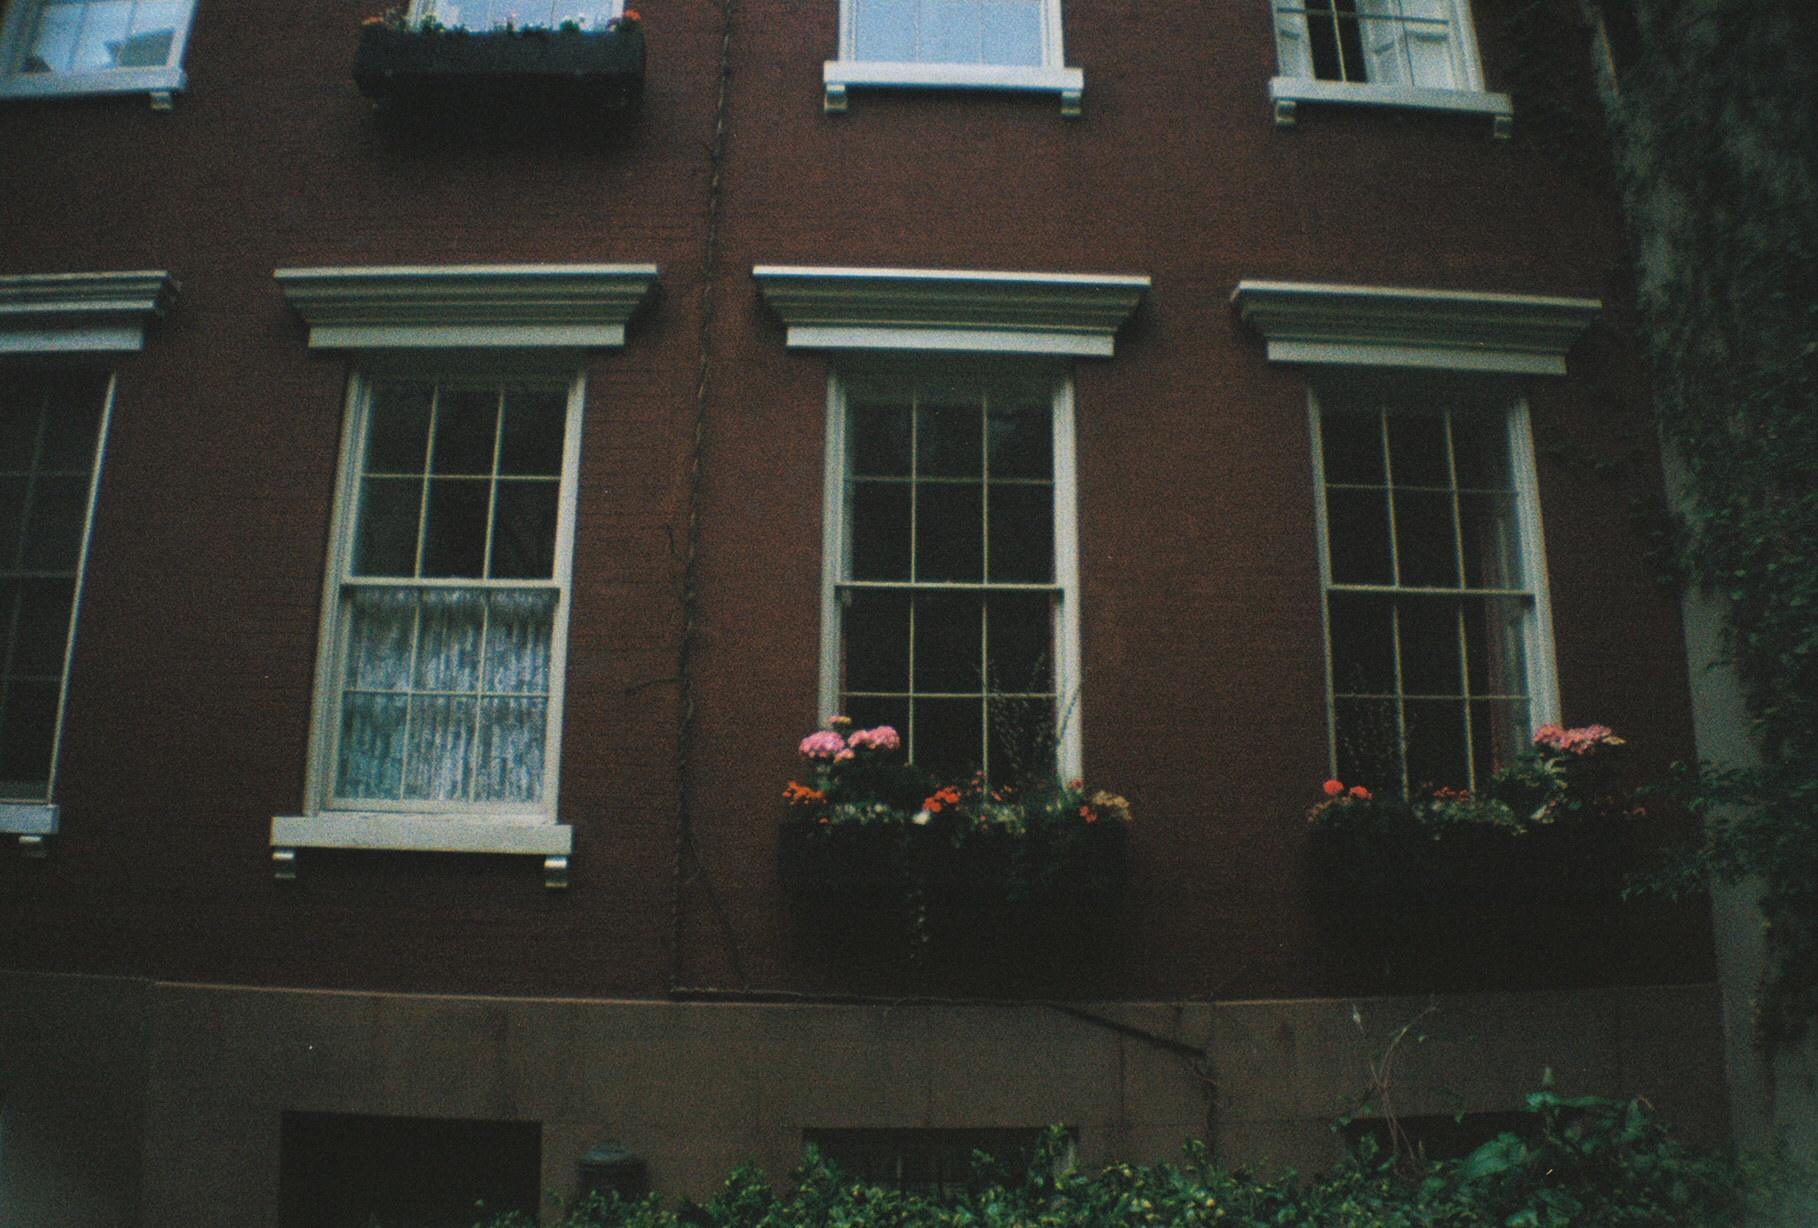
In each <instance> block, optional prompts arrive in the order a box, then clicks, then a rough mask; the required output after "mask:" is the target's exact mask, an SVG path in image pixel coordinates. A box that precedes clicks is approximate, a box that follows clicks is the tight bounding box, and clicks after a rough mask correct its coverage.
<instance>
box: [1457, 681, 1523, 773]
mask: <svg viewBox="0 0 1818 1228" xmlns="http://www.w3.org/2000/svg"><path fill="white" fill-rule="evenodd" d="M1529 720H1530V718H1529V716H1528V701H1527V700H1525V699H1506V700H1494V699H1477V700H1472V701H1471V747H1472V749H1471V753H1472V756H1473V764H1474V767H1475V770H1476V773H1477V782H1478V784H1479V785H1481V784H1482V783H1483V782H1484V781H1486V780H1488V779H1489V778H1490V777H1491V776H1493V775H1495V773H1496V770H1497V769H1498V768H1500V767H1503V766H1505V765H1507V764H1508V763H1510V762H1512V761H1513V760H1514V758H1515V756H1516V755H1517V754H1519V753H1520V752H1521V751H1523V750H1526V749H1527V748H1528V746H1530V745H1531V744H1532V743H1531V735H1530V730H1531V729H1532V728H1533V726H1532V725H1531V724H1529Z"/></svg>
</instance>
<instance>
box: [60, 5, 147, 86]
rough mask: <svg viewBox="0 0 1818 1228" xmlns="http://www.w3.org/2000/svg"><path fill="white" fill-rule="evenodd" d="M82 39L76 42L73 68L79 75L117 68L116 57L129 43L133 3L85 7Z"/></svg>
mask: <svg viewBox="0 0 1818 1228" xmlns="http://www.w3.org/2000/svg"><path fill="white" fill-rule="evenodd" d="M86 7H87V9H88V13H87V15H86V16H85V17H84V19H83V22H82V34H81V37H80V38H78V39H77V40H76V55H75V59H74V61H73V63H72V64H71V67H72V68H74V69H75V70H76V71H78V72H91V71H98V70H101V69H107V68H112V67H114V65H115V63H116V59H115V57H116V56H117V55H118V54H119V51H120V48H121V46H122V45H123V44H124V43H125V42H126V26H127V22H128V20H129V19H130V18H131V15H132V8H133V6H132V4H131V0H99V2H98V3H94V4H90V5H87V6H86Z"/></svg>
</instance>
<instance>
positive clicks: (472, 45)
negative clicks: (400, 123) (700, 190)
mask: <svg viewBox="0 0 1818 1228" xmlns="http://www.w3.org/2000/svg"><path fill="white" fill-rule="evenodd" d="M353 76H354V83H355V84H356V85H358V86H359V87H360V93H362V94H364V95H365V96H366V97H368V98H372V99H376V100H383V101H390V102H392V103H394V104H396V105H398V106H401V107H406V108H411V109H417V110H430V109H460V110H468V111H486V110H490V109H494V108H498V107H506V108H523V107H531V108H548V109H560V110H566V111H583V112H608V111H616V110H622V109H624V108H626V107H630V106H634V105H635V104H636V103H637V101H638V99H639V98H640V97H641V96H642V94H643V91H644V34H643V31H642V30H638V29H632V30H620V29H612V30H515V31H514V30H487V31H481V32H473V31H467V30H458V29H447V30H401V29H396V28H393V27H391V26H387V25H383V24H374V25H369V26H366V27H364V28H363V29H362V30H361V31H360V46H359V49H358V50H357V51H356V52H355V54H354V69H353Z"/></svg>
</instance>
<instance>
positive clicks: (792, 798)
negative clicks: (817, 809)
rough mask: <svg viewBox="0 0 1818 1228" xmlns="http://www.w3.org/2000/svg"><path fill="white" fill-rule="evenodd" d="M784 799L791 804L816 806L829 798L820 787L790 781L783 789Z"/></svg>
mask: <svg viewBox="0 0 1818 1228" xmlns="http://www.w3.org/2000/svg"><path fill="white" fill-rule="evenodd" d="M783 800H784V801H786V802H788V803H789V804H790V805H791V806H815V805H819V804H820V803H821V802H824V801H826V800H827V795H826V794H825V793H822V792H821V791H820V790H819V789H810V788H809V787H808V786H807V785H804V784H797V783H796V782H795V781H793V780H792V781H790V782H789V786H788V787H787V788H785V789H784V790H783Z"/></svg>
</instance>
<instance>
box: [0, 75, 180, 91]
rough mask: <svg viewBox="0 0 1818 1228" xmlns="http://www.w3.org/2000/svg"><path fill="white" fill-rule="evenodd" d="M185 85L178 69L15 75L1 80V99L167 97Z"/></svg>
mask: <svg viewBox="0 0 1818 1228" xmlns="http://www.w3.org/2000/svg"><path fill="white" fill-rule="evenodd" d="M186 82H187V78H186V77H185V76H184V73H183V70H182V69H181V68H110V69H107V70H105V71H103V72H69V73H62V72H60V73H14V74H12V75H11V76H4V77H0V98H73V97H78V96H81V95H86V94H154V95H169V94H173V93H176V92H177V91H179V90H181V89H182V88H183V87H184V85H185V84H186Z"/></svg>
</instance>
